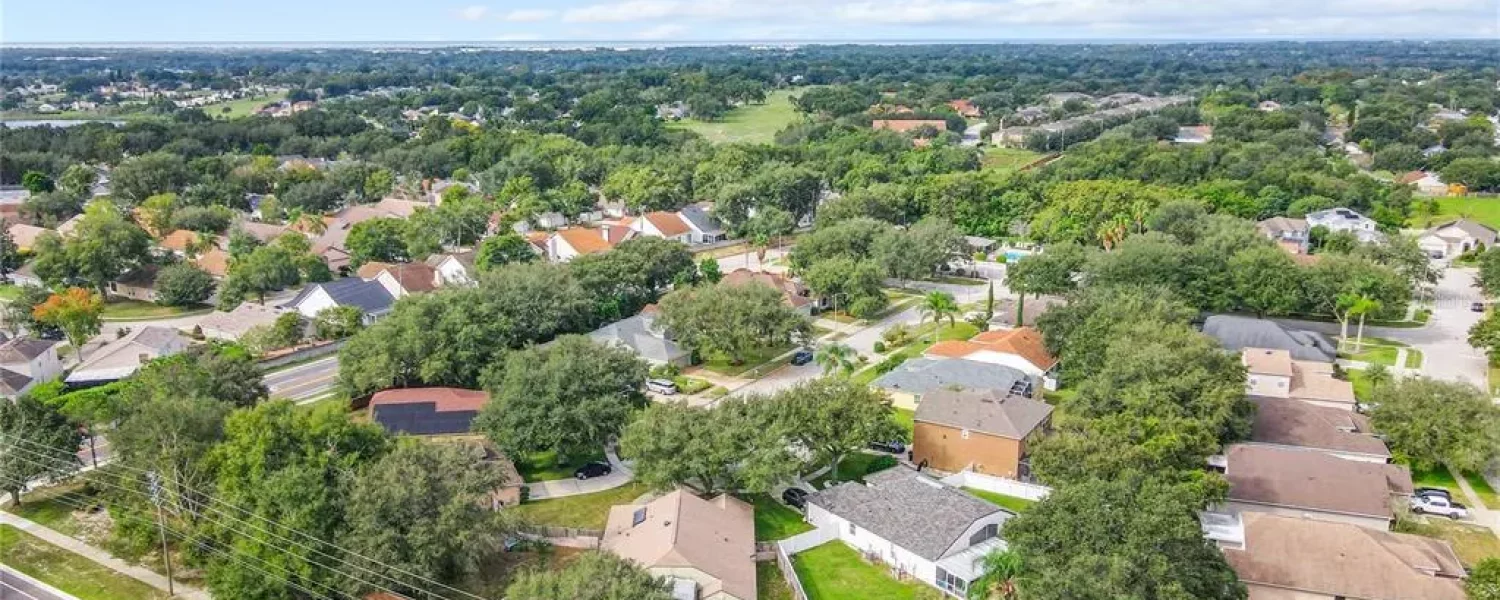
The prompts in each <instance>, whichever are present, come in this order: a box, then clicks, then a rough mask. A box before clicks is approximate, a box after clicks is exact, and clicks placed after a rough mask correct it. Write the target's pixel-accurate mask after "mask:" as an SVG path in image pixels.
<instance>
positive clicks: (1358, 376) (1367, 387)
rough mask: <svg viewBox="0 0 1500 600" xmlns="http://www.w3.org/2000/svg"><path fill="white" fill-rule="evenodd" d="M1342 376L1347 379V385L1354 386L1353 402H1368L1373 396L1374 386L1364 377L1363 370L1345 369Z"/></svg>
mask: <svg viewBox="0 0 1500 600" xmlns="http://www.w3.org/2000/svg"><path fill="white" fill-rule="evenodd" d="M1344 376H1345V377H1347V378H1348V379H1349V383H1351V384H1354V399H1355V400H1358V401H1360V402H1369V401H1370V398H1371V397H1372V396H1374V395H1375V385H1374V384H1372V383H1370V379H1369V378H1368V377H1365V372H1364V370H1362V369H1347V370H1345V371H1344Z"/></svg>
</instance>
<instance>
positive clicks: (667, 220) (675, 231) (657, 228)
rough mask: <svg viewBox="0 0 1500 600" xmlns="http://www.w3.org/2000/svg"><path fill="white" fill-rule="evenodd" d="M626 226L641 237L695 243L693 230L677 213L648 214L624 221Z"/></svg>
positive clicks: (659, 212)
mask: <svg viewBox="0 0 1500 600" xmlns="http://www.w3.org/2000/svg"><path fill="white" fill-rule="evenodd" d="M624 225H625V226H627V227H629V228H630V230H631V231H634V232H636V233H638V234H640V235H645V236H651V237H659V238H663V239H668V240H672V241H674V242H682V243H684V244H691V243H692V242H693V228H692V227H690V226H688V224H687V222H686V221H684V220H682V217H679V216H677V213H669V212H661V211H657V212H648V213H646V214H643V215H641V216H639V217H630V218H626V219H625V220H624Z"/></svg>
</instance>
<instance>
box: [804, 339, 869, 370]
mask: <svg viewBox="0 0 1500 600" xmlns="http://www.w3.org/2000/svg"><path fill="white" fill-rule="evenodd" d="M858 356H859V355H858V354H856V353H855V352H854V349H853V348H850V347H849V346H848V345H845V344H839V343H832V344H824V345H823V346H822V347H821V348H818V351H817V353H816V354H814V355H813V360H815V361H817V362H818V364H819V365H821V366H822V367H823V374H824V375H828V374H829V373H834V372H838V373H840V374H846V375H847V374H848V373H850V372H852V371H854V365H855V360H857V358H856V357H858Z"/></svg>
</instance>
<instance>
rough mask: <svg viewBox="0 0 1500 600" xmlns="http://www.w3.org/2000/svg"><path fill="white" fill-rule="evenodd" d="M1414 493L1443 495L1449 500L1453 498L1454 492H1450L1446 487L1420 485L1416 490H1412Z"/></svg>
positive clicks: (1414, 494)
mask: <svg viewBox="0 0 1500 600" xmlns="http://www.w3.org/2000/svg"><path fill="white" fill-rule="evenodd" d="M1412 495H1413V496H1442V497H1443V498H1446V499H1448V500H1449V501H1452V500H1453V492H1450V491H1448V490H1447V489H1445V488H1437V487H1419V488H1417V489H1415V490H1412Z"/></svg>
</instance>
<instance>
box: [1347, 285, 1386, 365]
mask: <svg viewBox="0 0 1500 600" xmlns="http://www.w3.org/2000/svg"><path fill="white" fill-rule="evenodd" d="M1380 309H1381V304H1380V301H1379V300H1376V299H1374V298H1371V297H1369V296H1366V295H1363V294H1361V295H1360V296H1359V299H1358V300H1356V301H1355V302H1354V306H1352V307H1350V308H1349V314H1353V315H1359V330H1358V333H1355V334H1354V351H1355V352H1356V353H1358V352H1359V351H1360V350H1362V349H1363V347H1364V343H1365V316H1366V315H1369V314H1370V313H1376V312H1380Z"/></svg>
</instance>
